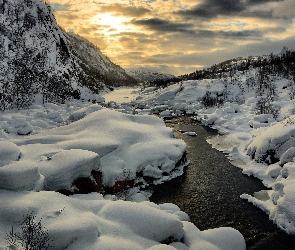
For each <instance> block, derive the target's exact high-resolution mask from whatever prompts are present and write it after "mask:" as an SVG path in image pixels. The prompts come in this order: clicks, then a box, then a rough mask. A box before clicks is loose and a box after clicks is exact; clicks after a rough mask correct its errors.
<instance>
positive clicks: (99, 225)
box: [0, 190, 246, 250]
mask: <svg viewBox="0 0 295 250" xmlns="http://www.w3.org/2000/svg"><path fill="white" fill-rule="evenodd" d="M0 196H1V203H0V248H3V249H4V248H6V247H8V245H7V242H6V237H7V233H9V231H10V230H11V227H12V226H13V228H14V231H15V232H20V231H21V227H20V222H21V221H22V220H23V216H25V215H28V214H31V213H32V214H33V215H34V216H35V218H36V222H38V221H40V219H41V218H42V221H41V224H42V227H43V228H44V229H46V230H47V231H48V236H49V238H50V239H51V240H52V242H51V245H52V247H53V249H57V250H59V249H60V250H61V249H65V248H66V249H126V250H127V249H128V250H130V249H149V248H151V249H203V248H199V247H202V246H214V247H215V248H213V247H212V248H207V249H220V250H225V249H226V250H228V249H235V250H244V249H246V248H245V242H244V240H243V236H242V235H241V234H240V233H238V232H237V231H236V230H234V229H229V228H219V229H213V230H207V231H199V230H198V229H197V228H196V227H195V226H194V225H192V224H191V223H189V222H186V221H182V220H181V219H180V218H179V216H177V215H176V214H175V213H177V212H179V211H180V209H179V208H178V207H177V206H175V205H172V204H163V205H160V206H159V205H156V204H154V203H151V202H142V203H134V202H127V201H108V200H104V199H101V197H97V195H93V194H89V195H74V196H72V197H66V196H63V195H61V194H59V193H55V192H50V191H47V192H45V191H41V192H38V193H35V192H11V191H6V190H0ZM97 198H98V199H97ZM165 208H166V209H167V208H173V209H170V210H169V212H166V211H165ZM182 238H184V243H181V242H180V240H181V239H182ZM164 242H167V243H164ZM169 244H170V246H169Z"/></svg>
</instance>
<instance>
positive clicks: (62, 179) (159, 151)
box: [14, 105, 186, 190]
mask: <svg viewBox="0 0 295 250" xmlns="http://www.w3.org/2000/svg"><path fill="white" fill-rule="evenodd" d="M96 109H98V111H96V112H93V111H94V110H96ZM85 113H89V114H88V115H86V117H84V118H83V119H80V120H78V121H75V122H73V123H71V124H69V125H66V126H61V127H56V128H53V129H50V130H44V131H42V132H41V133H39V134H35V135H31V136H29V137H27V138H24V139H15V140H14V142H15V143H16V144H17V145H18V146H19V149H20V150H21V152H22V155H21V158H20V161H23V160H28V161H32V162H35V163H37V162H38V165H39V168H40V172H41V174H42V175H44V177H45V185H46V188H48V189H50V190H57V189H59V188H69V187H70V182H71V181H73V179H74V178H77V177H80V176H85V175H87V173H88V174H89V173H90V172H91V170H92V169H97V159H96V156H97V155H99V157H100V160H101V165H100V168H99V170H101V171H102V172H103V177H104V180H103V181H104V185H106V186H113V185H114V184H115V182H116V181H117V180H124V179H125V178H126V176H124V170H125V169H128V170H129V171H130V176H129V177H130V178H132V179H134V178H135V177H136V175H137V173H139V172H140V171H142V170H143V169H145V168H146V167H147V166H150V168H152V169H153V171H149V174H148V176H149V177H152V178H155V179H157V180H159V179H161V178H162V177H164V175H162V173H163V172H170V171H172V169H173V168H174V167H175V165H176V163H177V162H178V161H179V160H180V159H181V158H182V156H183V154H184V152H185V150H186V145H185V143H184V142H183V141H182V140H178V139H175V138H174V134H173V131H172V130H171V129H170V128H166V126H165V124H164V122H163V121H162V120H161V119H159V118H157V117H153V116H145V115H142V116H134V115H127V114H122V113H119V112H116V111H113V110H108V109H102V108H101V107H100V106H98V105H91V106H89V107H86V108H83V109H82V110H78V112H77V113H75V114H83V115H84V114H85ZM77 117H78V115H77V116H75V118H77ZM73 149H76V151H71V150H73ZM78 150H80V151H78ZM91 154H93V155H91ZM48 158H50V159H49V160H48ZM44 159H45V160H44ZM40 160H41V161H40ZM95 162H96V163H95ZM161 168H163V171H162V170H160V169H161ZM65 173H67V175H65Z"/></svg>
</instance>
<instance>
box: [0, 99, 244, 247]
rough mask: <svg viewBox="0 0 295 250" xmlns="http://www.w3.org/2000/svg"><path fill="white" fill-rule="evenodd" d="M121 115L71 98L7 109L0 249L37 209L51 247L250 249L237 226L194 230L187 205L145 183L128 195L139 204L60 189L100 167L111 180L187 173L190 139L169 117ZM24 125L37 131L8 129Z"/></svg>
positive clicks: (0, 150)
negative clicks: (158, 197)
mask: <svg viewBox="0 0 295 250" xmlns="http://www.w3.org/2000/svg"><path fill="white" fill-rule="evenodd" d="M128 107H129V108H130V107H132V106H130V105H126V106H125V108H128ZM118 111H121V112H118ZM118 111H115V110H110V109H106V108H103V107H102V106H99V105H97V104H92V103H88V102H79V101H73V102H68V103H66V104H62V105H56V104H49V103H47V104H44V105H41V104H40V105H34V106H32V107H31V108H30V109H28V110H15V111H5V112H2V114H1V138H2V139H1V140H0V159H1V167H0V197H1V203H0V249H5V248H6V247H8V246H7V241H6V239H7V234H8V233H9V231H10V230H11V227H12V226H13V228H14V231H16V232H20V231H21V225H20V223H21V221H22V220H23V218H24V216H26V215H29V214H33V215H34V216H35V218H36V222H38V221H40V220H41V219H42V220H41V223H42V226H43V227H44V228H45V229H46V230H47V232H48V236H49V238H50V239H51V240H52V242H51V244H52V246H53V249H65V248H67V249H98V248H99V249H195V248H196V247H199V246H201V245H204V246H205V245H207V246H208V245H210V246H211V247H212V249H213V247H214V249H225V248H224V246H226V247H228V248H227V249H237V250H239V249H241V250H242V249H245V242H244V238H243V236H242V235H241V234H240V233H238V232H237V231H236V230H235V229H232V228H230V229H229V228H219V229H212V231H209V232H208V233H206V231H203V232H204V234H203V232H201V231H200V230H198V229H197V228H196V227H195V226H194V225H192V224H191V223H190V226H189V227H188V223H189V222H188V221H189V220H190V219H189V216H188V215H187V214H186V213H185V212H183V211H181V210H180V209H179V207H177V206H176V205H174V204H160V205H157V204H155V203H152V202H149V201H148V196H149V195H150V194H149V193H148V192H143V191H139V188H138V187H137V188H136V187H135V188H133V189H130V193H131V194H132V195H131V196H130V197H128V194H125V196H124V194H122V198H123V199H124V197H125V199H127V198H128V199H129V198H130V199H131V200H132V201H133V202H130V201H123V200H117V199H118V197H120V195H119V194H118V197H116V196H114V195H105V196H103V195H102V194H98V193H89V194H75V195H72V196H69V197H67V196H64V195H62V194H60V193H57V192H54V191H55V190H60V189H68V190H73V189H75V186H73V182H74V181H75V180H76V179H77V178H79V177H89V178H90V179H91V180H93V177H92V171H93V170H96V171H101V172H102V174H103V183H104V185H106V186H108V185H109V186H112V185H114V184H115V182H116V181H119V180H125V179H126V178H133V179H134V178H135V176H136V175H140V174H141V175H142V176H148V177H149V178H151V179H153V180H154V182H155V183H161V182H162V181H165V180H169V179H171V178H173V177H176V176H178V175H181V174H182V173H183V171H182V168H179V169H177V171H175V166H176V163H178V161H179V160H180V159H181V158H182V156H183V154H184V153H185V150H186V145H185V143H184V142H183V141H182V140H178V139H176V138H175V136H174V133H173V130H172V129H171V128H167V127H166V126H165V123H164V121H162V120H161V119H160V118H157V117H154V116H150V115H143V114H141V115H130V114H124V113H122V106H121V109H118ZM15 117H17V119H15ZM60 118H61V119H60ZM13 121H16V122H15V124H14V122H13ZM21 124H29V126H30V127H31V128H32V130H31V133H30V134H29V135H26V136H23V135H20V134H19V133H18V132H17V131H15V130H13V131H10V132H9V133H8V131H6V130H5V128H6V127H7V126H8V125H9V126H11V127H14V128H18V127H20V126H21ZM5 131H6V132H5ZM182 167H183V166H182ZM126 173H127V175H126ZM219 234H220V235H221V236H220V237H219V238H218V235H219ZM191 235H193V236H194V235H198V238H197V239H195V238H193V237H191ZM208 235H209V236H210V237H209V236H208ZM227 236H228V237H227ZM214 237H217V238H218V241H214V240H213V238H214ZM182 238H183V239H185V242H184V243H182V242H181V239H182ZM236 242H238V243H239V244H236ZM235 244H236V245H235Z"/></svg>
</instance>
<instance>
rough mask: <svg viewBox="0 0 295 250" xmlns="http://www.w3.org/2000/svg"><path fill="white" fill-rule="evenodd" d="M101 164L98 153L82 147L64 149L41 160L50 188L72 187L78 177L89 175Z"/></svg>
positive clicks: (42, 170) (48, 187) (46, 182)
mask: <svg viewBox="0 0 295 250" xmlns="http://www.w3.org/2000/svg"><path fill="white" fill-rule="evenodd" d="M99 165H100V161H99V156H98V154H96V153H94V152H91V151H87V150H81V149H72V150H64V151H61V152H59V153H57V154H54V155H53V156H52V157H51V158H49V159H47V160H44V161H40V168H39V169H40V173H41V174H42V175H43V176H44V177H45V187H46V188H47V189H49V190H59V189H70V188H71V186H72V183H73V181H74V180H75V179H77V178H78V177H89V176H90V175H91V171H92V170H98V169H99Z"/></svg>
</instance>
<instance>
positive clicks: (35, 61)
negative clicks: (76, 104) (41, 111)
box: [0, 0, 136, 110]
mask: <svg viewBox="0 0 295 250" xmlns="http://www.w3.org/2000/svg"><path fill="white" fill-rule="evenodd" d="M130 83H132V84H134V83H136V80H135V79H133V78H132V77H130V76H128V75H127V74H126V72H125V71H124V70H123V69H122V68H120V67H119V66H117V65H115V64H114V63H112V62H111V61H110V60H109V59H108V58H107V57H105V56H103V55H102V53H101V52H100V51H99V49H97V48H96V47H95V46H94V45H92V44H91V43H90V42H88V41H86V40H85V39H83V38H81V37H79V36H78V35H74V34H71V33H66V32H65V31H63V30H62V29H61V28H60V27H59V26H58V24H57V22H56V20H55V18H54V16H53V14H52V13H51V8H50V5H49V4H47V3H46V1H45V0H44V2H41V1H40V0H34V1H33V0H9V1H8V0H2V1H0V110H4V109H10V108H26V107H28V106H30V105H31V104H32V103H33V102H34V96H35V95H37V94H38V95H41V96H42V98H43V101H50V102H59V103H61V102H64V101H65V100H66V99H69V98H71V97H72V96H73V94H74V96H75V97H77V96H78V95H77V93H76V92H75V89H79V88H80V89H81V88H84V89H85V88H88V89H90V90H91V91H92V92H93V93H99V91H100V90H102V89H103V88H104V87H105V86H106V85H108V86H118V85H125V84H130Z"/></svg>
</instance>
